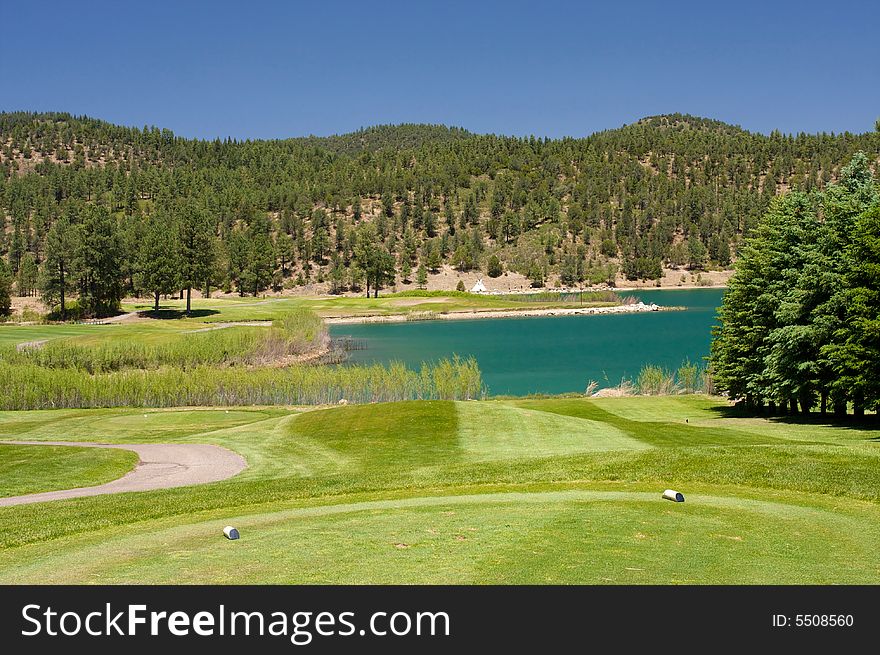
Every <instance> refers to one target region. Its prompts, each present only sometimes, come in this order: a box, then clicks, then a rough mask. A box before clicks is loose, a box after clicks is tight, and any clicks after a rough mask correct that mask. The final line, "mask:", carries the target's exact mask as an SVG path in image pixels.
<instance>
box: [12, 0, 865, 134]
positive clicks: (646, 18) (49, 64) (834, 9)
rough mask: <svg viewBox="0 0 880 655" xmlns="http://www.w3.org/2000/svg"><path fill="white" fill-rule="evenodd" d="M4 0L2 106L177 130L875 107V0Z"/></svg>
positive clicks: (844, 126) (766, 114)
mask: <svg viewBox="0 0 880 655" xmlns="http://www.w3.org/2000/svg"><path fill="white" fill-rule="evenodd" d="M0 2H2V3H3V6H2V9H0V20H2V23H3V25H4V27H5V29H4V30H3V37H2V39H0V110H15V109H27V110H40V111H43V110H58V111H69V112H71V113H75V114H88V115H91V116H95V117H98V118H103V119H106V120H109V121H112V122H115V123H121V124H126V125H136V126H143V125H145V124H148V125H158V126H159V127H167V128H170V129H172V130H174V132H176V133H178V134H180V135H183V136H190V137H207V138H213V137H217V136H219V137H226V136H232V137H235V138H248V137H250V138H275V137H279V138H280V137H288V136H299V135H305V134H318V135H324V134H332V133H341V132H347V131H351V130H354V129H357V128H359V127H361V126H368V125H374V124H379V123H400V122H419V123H445V124H448V125H458V126H462V127H465V128H467V129H470V130H473V131H476V132H495V133H502V134H515V135H528V134H535V135H539V136H550V137H559V136H566V135H568V136H583V135H587V134H590V133H591V132H594V131H596V130H601V129H607V128H613V127H618V126H620V125H622V124H623V123H628V122H632V121H634V120H637V119H638V118H641V117H643V116H648V115H654V114H659V113H667V112H675V111H679V112H682V113H690V114H696V115H701V116H707V117H711V118H717V119H720V120H724V121H728V122H731V123H736V124H739V125H742V126H743V127H745V128H747V129H750V130H755V131H761V132H769V131H770V130H772V129H775V128H778V129H780V130H782V131H783V132H799V131H805V132H819V131H829V132H830V131H836V132H840V131H843V130H850V131H853V132H864V131H869V130H871V129H873V126H874V121H875V119H876V118H877V117H878V116H880V57H878V54H880V32H878V27H880V3H877V2H868V1H864V2H846V1H836V2H827V1H826V2H809V1H805V0H802V1H800V2H790V1H788V0H778V1H769V0H764V1H763V2H751V0H749V1H748V2H743V1H739V0H736V1H728V2H716V1H715V0H703V1H701V2H629V1H627V0H606V1H604V2H556V1H552V0H544V1H539V0H535V1H534V2H529V3H520V2H515V1H511V0H508V1H506V2H479V1H478V0H472V1H471V2H458V1H455V0H450V1H446V2H422V1H419V0H411V1H410V2H380V1H379V0H373V1H370V0H364V1H361V2H339V1H335V0H321V1H318V2H308V3H306V2H294V1H290V2H281V1H276V2H269V1H263V0H243V1H239V2H226V1H224V0H213V1H211V2H206V1H205V2H202V1H199V2H196V1H187V0H176V1H173V2H167V1H165V0H151V1H150V2H142V3H133V2H125V1H123V0H114V1H113V2H107V1H104V0H97V1H92V0H89V1H87V2H69V1H65V2H55V1H46V0H43V1H41V2H14V1H13V0H0Z"/></svg>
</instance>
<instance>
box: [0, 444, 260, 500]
mask: <svg viewBox="0 0 880 655" xmlns="http://www.w3.org/2000/svg"><path fill="white" fill-rule="evenodd" d="M3 444H14V445H22V446H78V447H80V448H120V449H122V450H131V451H133V452H135V453H137V455H138V457H139V458H140V461H139V462H138V463H137V466H135V467H134V469H132V470H131V471H129V472H128V473H126V474H125V475H123V476H122V477H121V478H118V479H116V480H113V481H112V482H107V483H106V484H100V485H97V486H94V487H80V488H77V489H64V490H61V491H46V492H43V493H36V494H26V495H24V496H9V497H7V498H0V507H3V506H8V505H24V504H27V503H40V502H44V501H48V500H64V499H67V498H82V497H84V496H100V495H102V494H118V493H124V492H127V491H150V490H153V489H169V488H171V487H185V486H188V485H192V484H205V483H207V482H218V481H220V480H226V479H228V478H231V477H232V476H234V475H237V474H238V473H241V472H242V471H243V470H244V469H246V468H247V462H246V461H245V459H244V457H242V456H241V455H239V454H238V453H235V452H233V451H231V450H229V449H227V448H222V447H220V446H211V445H208V444H103V443H92V442H81V441H0V447H2V445H3Z"/></svg>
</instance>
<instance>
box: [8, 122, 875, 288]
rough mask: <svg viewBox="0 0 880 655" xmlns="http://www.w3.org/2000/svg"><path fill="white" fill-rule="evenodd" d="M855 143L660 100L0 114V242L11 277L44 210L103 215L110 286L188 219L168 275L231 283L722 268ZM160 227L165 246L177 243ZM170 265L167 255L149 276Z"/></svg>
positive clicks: (32, 277) (859, 140) (866, 139)
mask: <svg viewBox="0 0 880 655" xmlns="http://www.w3.org/2000/svg"><path fill="white" fill-rule="evenodd" d="M859 150H862V151H864V152H865V153H867V155H868V158H869V160H870V161H872V162H876V161H877V159H878V154H880V136H878V134H876V133H866V134H859V135H854V134H849V133H845V134H839V135H834V134H818V135H807V134H799V135H796V136H789V135H782V134H780V133H778V132H774V133H773V134H771V135H769V136H767V135H762V134H754V133H750V132H747V131H745V130H742V129H740V128H738V127H735V126H731V125H727V124H725V123H721V122H718V121H713V120H708V119H704V118H695V117H692V116H686V115H678V114H676V115H666V116H655V117H651V118H646V119H643V120H641V121H638V122H637V123H634V124H632V125H627V126H624V127H622V128H620V129H615V130H608V131H604V132H599V133H596V134H593V135H591V136H588V137H586V138H577V139H576V138H565V139H557V140H550V139H540V138H514V137H505V136H497V135H478V134H472V133H470V132H467V131H466V130H462V129H458V128H447V127H444V126H439V125H398V126H379V127H373V128H368V129H363V130H360V131H358V132H355V133H352V134H346V135H338V136H331V137H306V138H295V139H284V140H272V141H234V140H229V139H227V140H219V139H218V140H213V141H207V140H195V139H185V138H181V137H177V136H175V135H174V134H173V133H172V132H171V131H169V130H166V129H159V128H155V127H144V128H143V129H139V128H130V127H121V126H117V125H113V124H110V123H107V122H105V121H101V120H97V119H93V118H88V117H77V116H71V115H69V114H63V113H42V114H35V113H27V112H15V113H3V114H0V216H2V219H3V220H4V227H5V229H4V230H3V231H2V233H0V254H2V256H3V258H4V259H5V260H6V262H7V265H8V267H9V269H10V271H11V274H12V275H13V276H15V278H16V280H17V284H18V291H19V293H30V292H31V291H32V290H34V289H36V288H38V287H40V286H41V285H40V284H39V283H38V282H39V280H38V272H39V271H42V272H43V273H44V274H45V269H46V262H47V260H49V259H51V258H52V256H53V255H54V254H57V253H52V252H51V249H52V248H53V247H55V246H52V245H51V244H52V243H56V244H57V243H58V242H59V241H58V238H55V239H54V241H53V240H52V239H50V238H49V237H50V230H51V228H52V227H53V225H55V224H56V223H58V222H59V220H60V219H62V218H63V219H64V224H69V225H70V226H71V227H72V228H76V229H74V230H73V233H76V234H73V233H72V234H73V236H71V237H70V238H71V239H72V240H73V241H76V242H77V243H78V242H79V241H80V240H81V237H82V235H81V234H79V232H78V230H79V228H82V227H83V226H84V225H86V224H87V223H88V222H89V220H98V219H97V218H96V216H98V214H105V215H106V216H104V217H103V218H102V219H101V220H102V221H103V220H104V219H106V221H105V222H106V223H107V227H106V228H102V229H106V230H109V231H110V232H111V233H112V234H108V235H107V239H109V241H110V242H112V243H113V244H114V249H115V254H114V257H113V258H111V260H112V262H113V263H114V265H115V267H116V269H117V270H118V271H119V275H120V279H119V280H116V281H115V282H114V284H112V285H110V286H113V287H116V286H118V287H119V292H120V293H123V292H124V293H141V294H153V293H155V292H156V291H157V290H158V289H157V288H156V287H157V284H158V283H157V282H156V280H155V279H153V278H152V277H151V273H150V272H149V271H148V270H146V269H147V268H148V266H146V261H147V260H148V259H149V258H147V254H146V253H147V252H148V250H149V249H148V244H149V243H150V239H149V233H150V231H151V230H166V231H167V230H168V229H171V228H170V227H169V226H179V224H180V222H181V221H183V220H195V219H193V217H198V220H197V222H198V224H199V225H203V226H204V230H205V231H206V232H205V235H204V238H205V239H207V242H208V243H209V245H210V250H211V257H210V262H206V263H203V264H204V265H203V266H201V267H200V271H201V272H199V273H198V275H197V276H195V277H193V276H192V275H184V277H186V278H187V279H188V282H191V283H192V284H193V285H195V286H215V287H216V286H222V287H225V288H229V289H237V290H239V291H241V292H242V293H252V292H256V291H261V290H263V289H266V288H268V287H275V288H281V287H284V286H288V287H289V286H293V285H296V284H305V283H309V282H328V283H330V286H331V287H332V289H333V290H334V291H339V290H345V289H359V288H362V287H364V286H367V285H369V286H370V287H371V288H373V289H375V288H377V287H379V288H381V287H384V286H388V285H389V284H391V283H392V281H394V280H397V281H401V280H407V281H413V282H415V281H423V280H424V279H426V277H427V272H428V271H430V270H435V271H436V270H439V269H440V268H441V267H443V266H444V265H448V266H453V267H455V268H457V269H459V270H476V269H479V270H481V271H484V272H485V273H487V274H488V275H492V276H495V275H499V274H501V273H502V272H503V271H504V270H511V271H515V272H519V273H522V274H524V275H527V276H529V277H530V278H531V279H532V280H533V283H534V284H535V285H541V284H544V283H547V282H552V283H556V282H557V281H558V282H561V283H562V284H565V285H573V284H578V283H584V282H587V283H597V282H602V281H606V280H613V279H614V278H615V276H616V275H617V274H622V275H625V276H626V277H628V278H631V279H637V278H641V279H655V278H657V277H659V276H660V275H661V274H662V271H663V269H664V268H668V267H674V268H677V267H682V268H689V269H691V270H702V269H704V268H707V267H715V268H719V267H720V268H727V267H729V266H730V264H731V262H732V260H733V259H735V257H736V251H737V248H738V246H739V244H740V243H741V242H742V239H743V236H744V235H746V234H748V233H749V231H750V230H751V229H752V227H753V226H754V225H755V224H756V222H757V220H758V217H760V216H761V215H762V214H763V213H764V212H765V211H766V209H767V207H768V206H769V203H770V200H771V199H772V198H773V197H774V196H775V195H777V194H779V193H782V192H785V191H788V190H791V189H798V190H802V191H810V190H812V189H815V188H822V187H824V185H825V184H827V183H828V182H829V181H833V180H835V179H837V177H838V175H839V171H840V168H841V167H842V166H843V165H845V164H846V162H847V161H849V159H850V158H851V157H852V155H853V154H854V153H855V152H856V151H859ZM187 217H189V218H187ZM176 230H177V228H175V234H176V233H177V232H176ZM184 231H185V230H184ZM56 236H57V235H56ZM157 238H158V237H157ZM169 244H170V245H172V246H173V247H174V249H175V250H176V251H177V253H176V255H175V257H177V258H178V259H179V258H181V257H183V258H186V257H189V256H191V253H188V252H187V250H186V248H184V247H183V246H181V245H180V244H179V240H172V241H168V242H167V243H165V244H164V245H166V246H168V245H169ZM175 244H176V245H175ZM158 245H162V242H161V240H159V241H158V242H157V247H158ZM69 247H70V248H71V249H73V250H75V245H70V246H69ZM73 250H72V251H73ZM145 258H147V259H145ZM172 264H173V262H172ZM172 264H169V266H171V265H172ZM71 265H75V262H74V261H73V260H71ZM173 266H177V267H178V268H179V267H180V264H179V263H178V264H173ZM96 274H97V273H96ZM160 277H162V276H160ZM180 277H181V273H180V271H179V270H175V271H171V272H169V273H167V275H164V277H163V279H164V280H166V281H165V282H163V283H162V284H159V285H158V286H162V287H163V292H164V288H165V287H171V288H173V287H174V286H175V285H176V286H181V285H180V284H179V282H180ZM72 278H73V279H74V280H75V282H74V283H73V284H74V288H73V291H75V292H76V291H79V292H85V291H84V289H83V288H82V285H81V284H80V283H79V282H77V280H79V275H78V274H72ZM172 279H173V280H174V281H173V282H172ZM65 284H66V282H65Z"/></svg>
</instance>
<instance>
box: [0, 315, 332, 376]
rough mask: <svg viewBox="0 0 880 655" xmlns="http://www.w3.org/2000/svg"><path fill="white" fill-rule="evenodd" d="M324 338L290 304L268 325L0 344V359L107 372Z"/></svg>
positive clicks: (234, 355) (300, 346)
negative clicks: (144, 337) (161, 337)
mask: <svg viewBox="0 0 880 655" xmlns="http://www.w3.org/2000/svg"><path fill="white" fill-rule="evenodd" d="M328 341H329V337H328V333H327V329H326V327H325V326H324V323H323V321H322V320H321V318H320V317H319V316H317V315H316V314H315V313H314V312H312V311H310V310H308V309H305V308H294V309H293V310H291V311H289V312H287V313H285V314H284V315H283V316H282V317H281V318H279V319H276V320H275V321H274V322H273V324H272V327H270V328H266V327H229V328H224V329H216V330H210V331H207V332H190V333H183V334H181V335H179V336H178V337H176V338H174V339H173V340H171V341H168V342H165V343H146V342H144V341H139V340H135V339H127V340H123V339H112V340H106V341H103V342H100V343H97V344H79V343H76V342H74V341H69V340H53V341H50V342H48V343H46V344H44V345H43V346H42V347H40V348H24V349H21V350H18V349H16V348H15V346H5V347H2V348H0V360H2V361H3V362H6V363H8V364H14V365H33V366H38V367H43V368H50V369H76V370H79V371H85V372H87V373H92V374H97V373H110V372H114V371H123V370H128V369H142V370H155V369H159V368H162V367H166V366H170V367H175V368H180V369H183V370H187V371H188V370H192V369H195V368H198V367H200V366H206V365H213V366H233V365H254V364H266V363H269V362H272V361H277V360H280V359H283V358H285V357H289V356H295V355H301V354H303V353H306V352H309V351H311V350H314V349H318V348H319V347H321V346H323V345H325V344H326V343H327V342H328Z"/></svg>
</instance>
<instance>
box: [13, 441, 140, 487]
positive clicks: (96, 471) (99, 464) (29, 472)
mask: <svg viewBox="0 0 880 655" xmlns="http://www.w3.org/2000/svg"><path fill="white" fill-rule="evenodd" d="M137 462H138V456H137V455H136V454H135V453H133V452H131V451H128V450H118V449H111V448H75V447H72V446H24V445H22V446H18V445H14V444H3V443H2V442H0V497H5V496H19V495H23V494H32V493H38V492H41V491H53V490H55V489H71V488H74V487H90V486H92V485H97V484H103V483H105V482H110V481H111V480H115V479H116V478H119V477H122V476H123V475H125V474H126V473H128V472H129V471H130V470H131V469H133V468H134V467H135V465H136V464H137Z"/></svg>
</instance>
